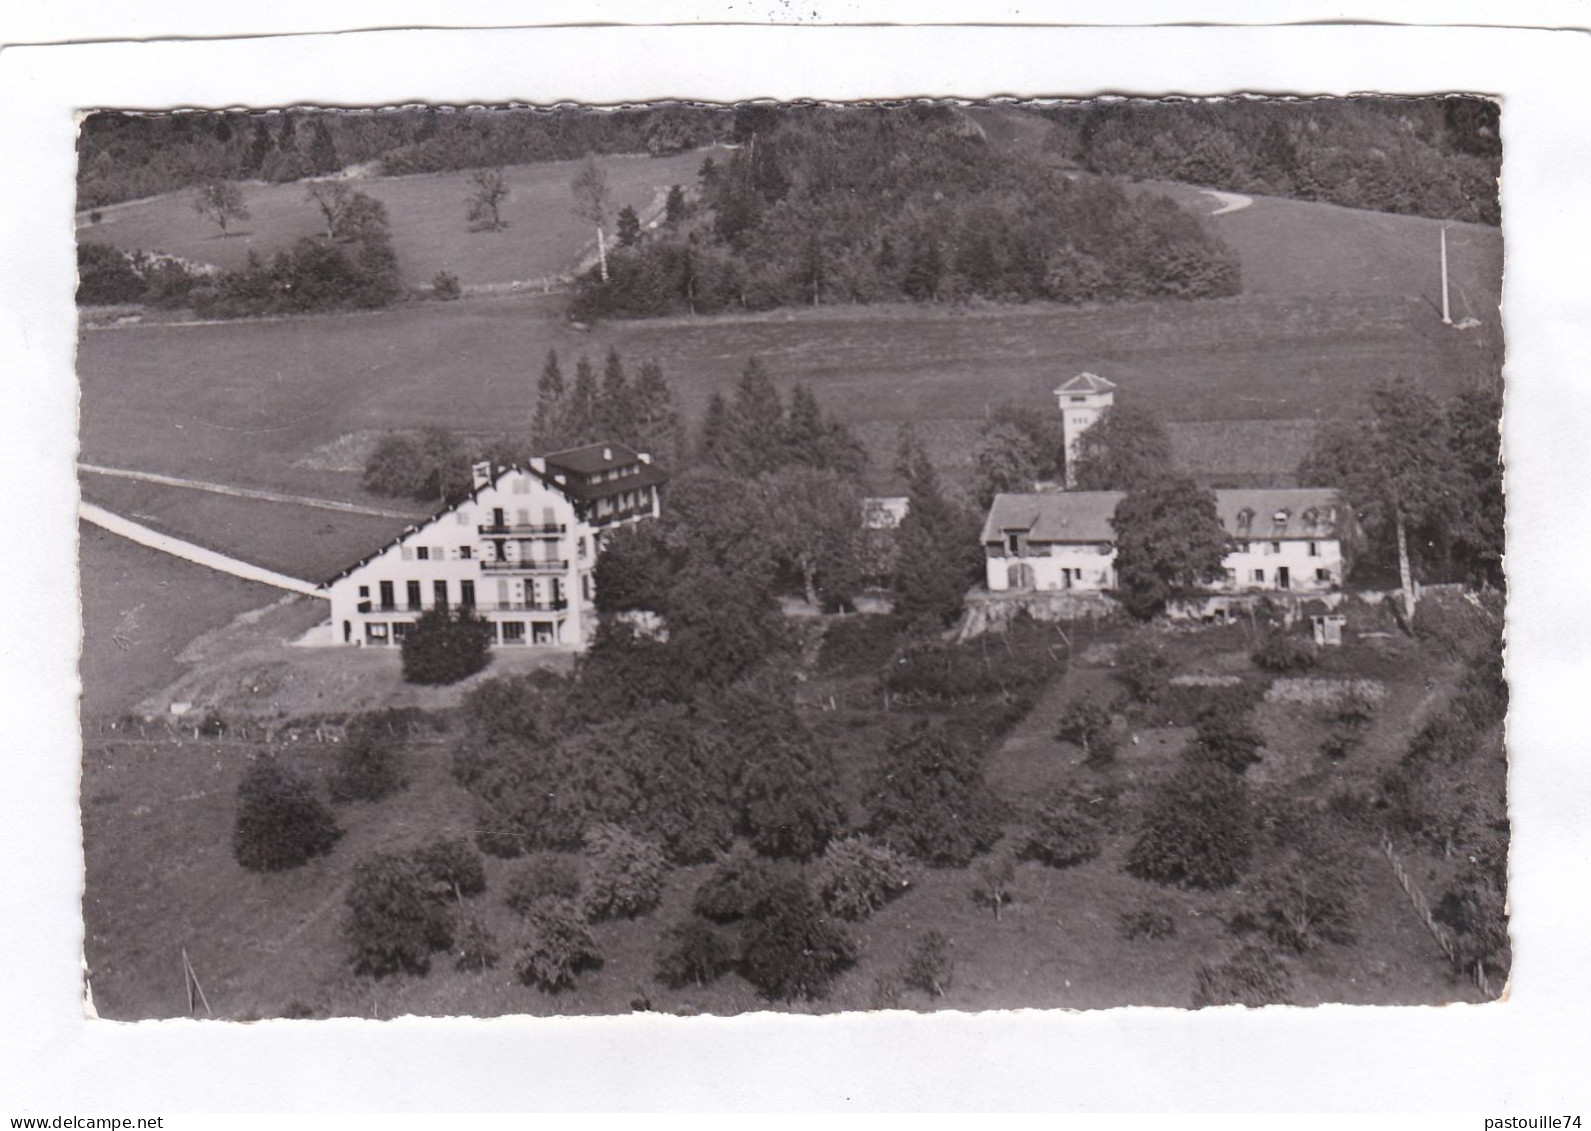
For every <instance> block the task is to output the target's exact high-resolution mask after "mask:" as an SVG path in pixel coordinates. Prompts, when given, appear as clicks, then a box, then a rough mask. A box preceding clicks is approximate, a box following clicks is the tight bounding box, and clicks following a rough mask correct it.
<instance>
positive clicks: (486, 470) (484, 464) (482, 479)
mask: <svg viewBox="0 0 1591 1131" xmlns="http://www.w3.org/2000/svg"><path fill="white" fill-rule="evenodd" d="M470 478H471V479H472V480H473V481H474V485H475V490H477V491H479V490H481V489H483V488H485V487H490V486H491V485H492V465H491V463H490V462H488V461H486V460H482V461H481V462H480V463H477V464H472V465H470Z"/></svg>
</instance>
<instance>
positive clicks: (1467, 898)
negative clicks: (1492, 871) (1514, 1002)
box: [1432, 869, 1512, 980]
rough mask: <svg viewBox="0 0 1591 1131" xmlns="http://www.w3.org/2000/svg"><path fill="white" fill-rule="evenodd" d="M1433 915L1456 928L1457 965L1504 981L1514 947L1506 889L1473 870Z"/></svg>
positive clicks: (1449, 893)
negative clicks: (1511, 938)
mask: <svg viewBox="0 0 1591 1131" xmlns="http://www.w3.org/2000/svg"><path fill="white" fill-rule="evenodd" d="M1432 917H1433V918H1435V919H1436V921H1437V922H1439V923H1442V924H1444V925H1445V926H1447V927H1449V928H1450V929H1451V930H1452V931H1453V936H1452V937H1453V943H1454V953H1453V966H1454V968H1455V969H1457V970H1459V971H1461V972H1463V973H1471V972H1473V971H1477V970H1478V971H1480V972H1481V973H1483V974H1485V975H1486V976H1487V977H1489V978H1495V979H1498V980H1501V979H1503V978H1506V977H1507V975H1508V969H1509V964H1510V961H1511V953H1512V951H1511V947H1510V944H1509V940H1508V909H1507V905H1506V903H1505V901H1504V898H1503V889H1502V888H1501V887H1499V886H1498V885H1497V884H1495V883H1492V882H1490V881H1489V880H1488V879H1487V878H1486V877H1484V876H1483V875H1481V874H1480V870H1478V869H1470V870H1469V872H1468V874H1465V875H1462V876H1460V877H1459V878H1458V880H1457V881H1455V883H1454V884H1453V886H1452V887H1451V888H1449V889H1448V890H1447V891H1445V892H1444V893H1443V894H1442V898H1441V900H1439V901H1438V903H1437V905H1436V908H1435V910H1434V911H1433V912H1432Z"/></svg>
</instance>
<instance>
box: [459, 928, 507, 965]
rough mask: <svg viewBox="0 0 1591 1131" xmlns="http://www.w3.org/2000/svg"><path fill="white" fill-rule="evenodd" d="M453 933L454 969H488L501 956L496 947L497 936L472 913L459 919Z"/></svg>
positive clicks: (495, 963)
mask: <svg viewBox="0 0 1591 1131" xmlns="http://www.w3.org/2000/svg"><path fill="white" fill-rule="evenodd" d="M454 935H455V939H454V943H453V954H454V960H453V965H454V967H455V968H456V969H459V970H489V969H491V968H492V967H493V966H496V965H497V961H498V959H499V958H501V957H502V956H501V955H500V954H499V953H498V949H497V936H496V935H495V934H493V933H492V929H491V928H490V927H488V926H487V925H486V924H485V923H483V922H481V921H480V920H479V919H477V918H476V917H475V916H473V915H469V916H466V917H465V918H463V919H461V920H460V921H459V925H458V930H456V931H455V932H454Z"/></svg>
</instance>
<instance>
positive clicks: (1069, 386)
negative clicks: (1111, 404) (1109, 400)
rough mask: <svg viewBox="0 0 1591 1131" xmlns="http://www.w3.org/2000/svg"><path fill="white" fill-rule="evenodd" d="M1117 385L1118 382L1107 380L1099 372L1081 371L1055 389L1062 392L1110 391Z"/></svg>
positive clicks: (1057, 392) (1058, 392)
mask: <svg viewBox="0 0 1591 1131" xmlns="http://www.w3.org/2000/svg"><path fill="white" fill-rule="evenodd" d="M1115 387H1116V382H1114V381H1107V380H1105V378H1103V377H1101V376H1100V375H1099V374H1098V373H1079V374H1078V375H1077V376H1076V377H1073V378H1072V379H1071V380H1069V381H1065V382H1062V384H1061V385H1060V387H1059V388H1057V389H1056V390H1055V392H1056V394H1057V395H1059V394H1061V393H1108V392H1110V391H1111V390H1112V389H1114V388H1115Z"/></svg>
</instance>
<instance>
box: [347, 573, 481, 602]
mask: <svg viewBox="0 0 1591 1131" xmlns="http://www.w3.org/2000/svg"><path fill="white" fill-rule="evenodd" d="M377 589H378V592H379V593H380V594H381V607H382V608H383V609H395V608H397V607H398V603H397V582H394V581H382V582H378V583H377ZM449 589H450V586H449V583H448V582H446V581H433V582H432V583H431V603H432V604H434V605H436V606H438V607H439V608H447V607H448V606H449V605H451V604H452V603H453V602H452V600H451V598H450V597H449V595H448V594H449ZM424 592H425V583H424V582H420V581H406V582H404V585H403V595H404V603H405V605H406V606H407V607H408V608H411V609H420V608H423V607H424V604H423V597H424ZM359 599H360V600H361V601H368V600H370V586H368V585H361V586H360V587H359ZM458 603H459V604H460V605H463V606H464V607H466V608H474V607H475V582H474V581H472V580H470V579H468V578H466V579H464V580H463V581H460V582H459V583H458Z"/></svg>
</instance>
